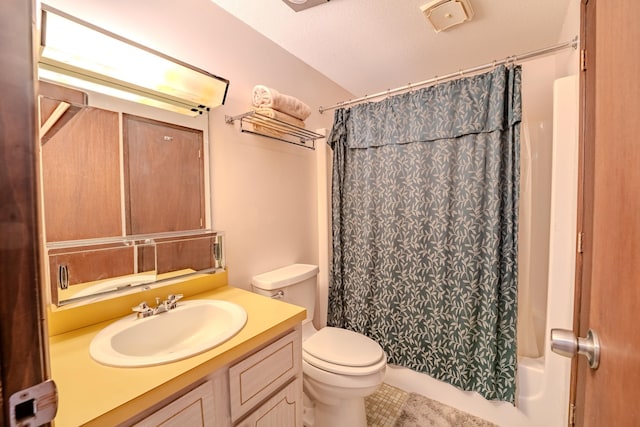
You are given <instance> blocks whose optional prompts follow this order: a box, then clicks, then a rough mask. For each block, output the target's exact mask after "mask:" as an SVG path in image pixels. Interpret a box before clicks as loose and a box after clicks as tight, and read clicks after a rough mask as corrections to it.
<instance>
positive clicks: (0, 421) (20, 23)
mask: <svg viewBox="0 0 640 427" xmlns="http://www.w3.org/2000/svg"><path fill="white" fill-rule="evenodd" d="M33 16H34V5H33V3H32V1H24V0H5V1H3V2H2V13H0V57H2V71H0V94H2V96H0V349H1V351H0V403H1V405H0V408H1V409H0V425H3V426H4V425H7V426H8V425H9V417H10V408H9V398H10V396H11V395H13V394H14V393H16V392H18V391H20V390H23V389H25V388H27V387H31V386H33V385H36V384H38V383H40V382H42V381H44V380H45V379H46V378H47V374H46V369H45V360H46V352H45V350H44V345H43V340H44V338H43V333H42V329H41V326H42V325H41V323H40V322H41V321H42V319H43V316H42V313H41V309H40V304H39V299H38V298H39V293H40V292H39V286H40V285H39V280H38V258H37V254H38V245H37V242H38V239H37V222H36V218H37V215H36V214H37V212H36V206H37V203H36V192H35V185H36V179H35V176H36V173H35V165H36V161H35V159H36V156H35V147H36V138H37V133H36V125H37V120H36V97H35V90H34V73H33V71H34V68H33V65H34V64H33V54H32V47H33V38H32V35H33V29H32V26H31V25H32V18H33Z"/></svg>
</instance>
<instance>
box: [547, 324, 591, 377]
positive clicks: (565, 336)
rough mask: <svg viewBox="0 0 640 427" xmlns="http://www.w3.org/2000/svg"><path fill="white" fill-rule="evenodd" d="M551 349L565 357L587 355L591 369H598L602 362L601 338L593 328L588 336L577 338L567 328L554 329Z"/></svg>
mask: <svg viewBox="0 0 640 427" xmlns="http://www.w3.org/2000/svg"><path fill="white" fill-rule="evenodd" d="M551 351H553V352H554V353H557V354H559V355H561V356H565V357H573V356H575V355H576V354H581V355H583V356H586V357H587V361H588V362H589V367H590V368H591V369H598V365H599V364H600V339H598V334H596V333H595V332H594V331H592V330H591V329H589V331H588V332H587V337H586V338H581V337H578V338H576V336H575V334H574V333H573V331H569V330H567V329H552V330H551Z"/></svg>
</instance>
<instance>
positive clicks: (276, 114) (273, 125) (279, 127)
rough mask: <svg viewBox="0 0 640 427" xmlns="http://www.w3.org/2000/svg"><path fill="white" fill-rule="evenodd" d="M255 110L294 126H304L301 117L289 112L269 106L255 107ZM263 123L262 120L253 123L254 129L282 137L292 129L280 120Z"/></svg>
mask: <svg viewBox="0 0 640 427" xmlns="http://www.w3.org/2000/svg"><path fill="white" fill-rule="evenodd" d="M253 111H255V112H256V113H258V114H259V115H261V116H265V117H269V118H272V119H276V120H279V121H281V122H285V123H289V124H291V125H293V126H297V127H299V128H304V127H305V126H304V122H303V121H302V120H300V119H297V118H295V117H293V116H290V115H289V114H287V113H283V112H282V111H278V110H274V109H273V108H269V107H253ZM265 124H267V125H266V126H265V125H264V124H261V123H260V121H258V122H256V123H253V130H254V131H256V132H259V133H267V134H270V135H273V136H278V137H281V136H283V135H284V134H286V133H287V131H289V130H291V129H290V128H288V127H287V126H286V125H283V124H281V123H278V122H265Z"/></svg>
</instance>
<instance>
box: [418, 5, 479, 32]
mask: <svg viewBox="0 0 640 427" xmlns="http://www.w3.org/2000/svg"><path fill="white" fill-rule="evenodd" d="M420 10H421V11H422V13H423V14H424V16H425V17H426V18H427V20H428V21H429V22H430V23H431V25H433V29H434V30H435V32H436V33H439V32H440V31H444V30H446V29H447V28H451V27H453V26H454V25H458V24H462V23H463V22H465V21H469V20H471V18H473V9H472V8H471V3H470V2H469V0H435V1H432V2H430V3H427V4H425V5H422V6H421V7H420Z"/></svg>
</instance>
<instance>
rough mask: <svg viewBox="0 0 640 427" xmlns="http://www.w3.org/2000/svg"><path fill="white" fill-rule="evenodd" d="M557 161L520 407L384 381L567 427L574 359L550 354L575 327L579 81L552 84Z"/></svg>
mask: <svg viewBox="0 0 640 427" xmlns="http://www.w3.org/2000/svg"><path fill="white" fill-rule="evenodd" d="M553 91H554V96H553V98H554V100H553V107H554V108H553V111H554V117H553V123H554V126H553V161H552V176H551V203H550V206H551V215H550V226H549V274H548V280H547V286H548V290H547V310H546V331H547V332H546V333H545V337H544V355H543V356H542V357H539V358H535V359H533V358H527V357H519V358H518V367H517V377H516V381H517V383H516V384H517V386H516V390H517V391H516V393H517V397H516V405H515V406H513V405H511V404H510V403H506V402H497V401H488V400H486V399H484V398H483V397H481V396H480V395H479V394H477V393H475V392H465V391H461V390H459V389H457V388H455V387H454V386H452V385H449V384H447V383H444V382H441V381H438V380H436V379H433V378H431V377H430V376H428V375H425V374H421V373H418V372H414V371H412V370H410V369H407V368H403V367H399V366H393V365H391V366H389V367H388V369H387V376H386V379H385V382H386V383H387V384H389V385H392V386H394V387H398V388H401V389H403V390H406V391H410V392H415V393H419V394H422V395H424V396H427V397H429V398H431V399H434V400H437V401H439V402H441V403H444V404H446V405H449V406H453V407H455V408H458V409H460V410H462V411H465V412H468V413H470V414H473V415H476V416H479V417H481V418H484V419H486V420H488V421H491V422H493V423H495V424H498V425H499V426H503V427H512V426H515V427H555V426H557V427H564V426H566V425H567V419H568V406H569V381H570V374H571V360H570V359H568V358H566V357H562V356H559V355H557V354H554V353H552V352H551V351H550V350H549V342H548V341H549V333H548V331H549V330H550V329H551V328H563V329H573V327H572V325H573V300H574V294H573V284H574V276H575V275H574V268H575V242H576V211H577V181H578V77H577V76H569V77H565V78H561V79H558V80H556V81H555V82H554V85H553Z"/></svg>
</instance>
